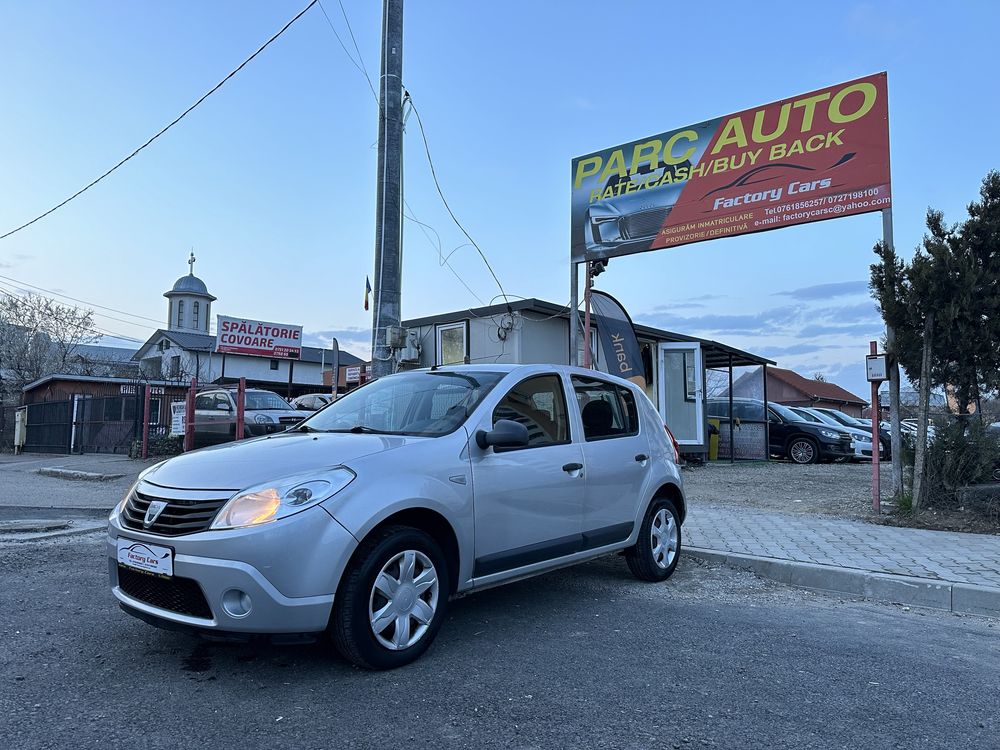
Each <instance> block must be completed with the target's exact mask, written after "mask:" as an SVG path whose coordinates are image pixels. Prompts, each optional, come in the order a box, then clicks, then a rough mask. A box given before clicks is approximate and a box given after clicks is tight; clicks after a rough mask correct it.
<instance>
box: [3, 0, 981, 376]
mask: <svg viewBox="0 0 1000 750" xmlns="http://www.w3.org/2000/svg"><path fill="white" fill-rule="evenodd" d="M324 4H325V7H326V10H327V12H328V13H329V15H330V18H331V19H332V21H333V23H334V25H335V26H336V28H337V30H338V31H339V32H340V33H341V35H342V36H343V37H344V39H345V41H346V42H347V44H348V46H350V40H349V37H348V36H347V33H346V32H347V29H346V26H345V24H344V20H343V16H342V15H341V12H340V6H339V5H338V4H337V1H336V0H324ZM305 5H306V1H305V0H296V1H295V2H290V1H284V0H283V1H281V2H279V1H278V0H274V1H272V2H266V3H265V2H195V1H193V0H188V1H180V2H131V3H121V2H89V3H79V2H57V1H55V0H52V1H44V2H37V3H19V2H12V1H11V0H6V1H5V2H4V3H3V4H2V5H0V7H2V9H3V23H2V24H0V66H2V69H3V70H4V71H5V75H4V76H3V77H2V78H0V92H2V100H3V102H4V105H5V106H4V116H3V117H2V118H0V233H3V232H5V231H7V230H8V229H10V228H12V227H14V226H17V225H19V224H21V223H23V222H24V221H26V220H27V219H29V218H31V217H33V216H34V215H36V214H38V213H40V212H41V211H43V210H45V209H47V208H49V207H50V206H51V205H53V204H54V203H56V202H58V201H60V200H62V199H63V198H65V197H66V196H68V195H69V194H71V193H73V192H74V191H76V190H77V189H78V188H79V187H81V186H82V185H84V184H86V183H87V182H89V181H90V180H91V179H93V178H94V177H96V176H97V175H98V174H100V173H101V172H103V171H104V170H105V169H107V168H108V167H109V166H111V165H112V164H114V163H115V162H116V161H118V160H119V159H120V158H121V157H122V156H124V155H125V154H127V153H128V152H130V151H131V150H132V149H133V148H135V147H136V146H138V145H139V144H140V143H142V142H143V141H145V140H146V139H147V138H148V137H149V136H150V135H152V134H153V133H154V132H156V131H157V130H158V129H159V128H160V127H162V126H163V125H164V124H166V123H167V122H169V121H170V120H171V119H173V118H174V117H175V116H176V115H177V114H179V113H180V112H181V111H183V110H184V109H185V108H186V107H187V106H188V105H189V104H191V103H192V102H193V101H194V100H195V99H196V98H197V97H198V96H200V95H201V94H202V93H204V92H205V91H207V90H208V89H209V88H210V87H211V86H213V85H214V84H215V83H216V82H218V80H220V79H221V78H222V77H223V76H224V75H225V74H226V73H228V72H229V71H230V70H231V69H232V68H234V67H235V66H236V65H237V64H238V63H239V62H241V61H242V60H243V59H244V58H245V57H246V56H247V55H248V54H249V53H250V52H251V51H253V50H254V49H256V48H257V46H259V45H260V44H261V43H262V42H263V41H264V40H266V39H267V38H268V37H269V36H270V35H271V34H273V33H274V32H275V31H277V30H278V29H279V28H280V27H281V26H282V25H283V24H284V23H285V22H286V21H287V20H288V19H289V18H291V17H292V16H293V15H294V14H295V13H297V12H298V11H299V10H300V9H301V8H302V7H303V6H305ZM344 5H345V7H346V9H347V13H348V15H349V17H350V20H351V24H352V26H353V29H354V33H355V35H356V37H357V40H358V43H359V45H360V47H361V52H362V54H363V56H364V60H365V63H366V65H367V66H368V68H369V71H370V72H371V74H372V76H373V77H374V76H376V75H377V61H378V52H379V33H380V30H379V24H380V21H381V11H380V7H381V3H379V2H376V0H344ZM699 9H700V10H701V11H704V12H706V13H707V12H709V10H711V16H712V17H711V18H708V19H700V18H699V17H698V15H697V13H698V11H699ZM998 28H1000V5H998V4H996V3H994V2H986V1H985V0H984V1H980V2H962V3H949V4H942V3H931V2H895V1H892V0H889V1H887V2H879V3H852V2H843V3H840V4H836V5H833V4H828V3H823V4H820V3H808V4H807V3H801V2H774V3H760V4H757V5H756V6H755V7H754V8H753V10H752V11H750V10H748V6H747V5H746V4H745V3H726V2H721V3H714V4H712V5H711V6H709V5H703V6H675V5H674V4H668V3H662V2H638V1H635V2H629V1H627V0H624V1H623V2H619V3H613V4H609V3H606V2H588V1H585V0H579V1H578V2H569V1H567V2H555V1H553V2H542V3H540V2H537V0H535V2H521V1H518V0H510V1H509V2H507V3H504V4H502V5H496V4H485V3H477V2H459V1H458V0H454V1H446V0H439V1H438V2H426V1H425V2H420V1H418V0H409V3H408V4H407V7H406V15H405V31H404V43H403V44H404V68H403V72H404V81H405V83H406V86H407V88H408V90H409V91H410V92H411V94H412V96H413V98H414V101H415V103H416V105H417V107H418V108H419V111H420V113H421V115H422V117H423V120H424V123H425V126H426V128H427V132H428V137H429V139H430V144H431V149H432V155H433V158H434V162H435V166H436V168H437V170H438V175H439V177H440V179H441V182H442V185H443V187H444V190H445V193H446V195H447V196H448V198H449V200H450V202H451V204H452V207H453V208H454V210H455V212H456V213H457V215H458V216H459V217H460V218H461V220H462V222H463V223H464V224H465V225H466V227H467V228H468V229H469V231H470V232H471V233H472V235H473V236H474V237H475V238H476V239H477V241H478V242H479V243H480V245H481V246H482V247H483V249H484V250H485V251H486V253H487V255H488V257H489V258H490V260H491V262H492V263H493V266H494V268H495V270H496V272H497V274H498V276H499V277H500V280H501V281H502V282H503V284H504V286H505V288H506V290H507V292H508V293H511V294H516V295H521V296H534V297H541V298H544V299H548V300H550V301H553V302H557V303H565V302H566V301H568V299H569V290H568V258H569V189H570V159H571V158H572V157H573V156H577V155H580V154H584V153H589V152H592V151H595V150H597V149H601V148H604V147H607V146H611V145H614V144H617V143H622V142H625V141H629V140H632V139H635V138H639V137H642V136H645V135H648V134H652V133H658V132H662V131H664V130H667V129H671V128H676V127H680V126H683V125H686V124H689V123H694V122H699V121H701V120H704V119H707V118H710V117H714V116H719V115H723V114H726V113H729V112H735V111H738V110H741V109H744V108H747V107H752V106H754V105H757V104H762V103H765V102H768V101H772V100H775V99H779V98H782V97H785V96H790V95H794V94H796V93H801V92H805V91H810V90H813V89H817V88H820V87H823V86H827V85H830V84H833V83H836V82H839V81H843V80H848V79H851V78H855V77H858V76H862V75H866V74H869V73H873V72H877V71H881V70H886V71H888V75H889V78H888V80H889V96H890V104H889V107H890V128H891V132H890V139H891V149H892V177H893V197H894V217H895V235H896V244H897V247H898V248H899V249H900V251H901V252H903V253H904V254H909V252H911V251H912V248H913V247H914V246H915V245H916V244H917V243H918V242H919V240H920V237H921V235H922V231H923V216H924V213H925V211H926V209H927V207H928V206H933V207H935V208H938V209H941V210H943V211H944V212H945V214H946V217H947V218H948V219H950V220H952V221H957V220H959V219H961V218H962V215H963V213H964V206H965V205H966V204H967V203H968V202H969V201H970V200H972V199H973V198H974V197H975V196H976V192H977V190H978V186H979V183H980V180H981V179H982V177H983V176H984V175H985V173H986V171H987V170H988V169H990V168H998V167H1000V140H998V139H997V137H996V133H997V122H998V121H1000V97H998V96H997V94H998V87H997V84H996V81H995V75H994V68H995V64H994V56H995V44H996V41H995V38H994V37H995V32H996V29H998ZM376 128H377V117H376V106H375V103H374V99H373V96H372V93H371V91H370V90H369V88H368V84H367V82H366V81H365V80H364V78H363V77H362V75H361V74H360V73H359V72H358V71H357V69H355V68H354V67H353V66H352V64H351V63H350V61H349V60H348V59H347V57H346V55H345V54H344V52H343V50H342V49H341V48H340V46H339V44H338V42H337V40H336V38H335V37H334V35H333V33H332V32H331V30H330V28H329V26H328V24H327V21H326V19H325V18H324V17H323V14H322V13H321V11H320V8H319V7H318V6H317V7H314V8H313V9H312V10H310V11H309V12H308V13H307V14H306V15H305V16H304V17H303V18H302V19H301V20H300V21H299V22H298V23H297V24H295V26H293V27H292V28H291V29H290V30H289V31H288V32H287V33H286V34H285V35H284V36H283V37H282V38H281V39H280V40H279V41H278V42H276V43H275V44H274V45H272V46H271V47H270V48H268V49H267V50H266V51H265V52H264V53H263V54H262V55H261V56H259V57H258V58H257V59H256V60H254V61H253V62H252V63H251V64H250V65H249V66H248V67H247V68H245V69H244V70H243V71H242V72H241V73H240V75H239V76H237V77H236V78H234V79H233V80H231V81H230V82H229V83H228V84H227V85H226V86H225V87H224V88H223V89H222V90H221V91H219V92H218V93H217V94H215V95H214V96H212V97H211V98H210V99H209V100H208V101H207V102H206V103H205V104H203V105H202V106H201V107H200V108H199V109H197V110H196V111H195V112H194V113H192V114H191V115H190V116H188V117H187V118H186V119H185V120H184V121H183V122H182V123H181V124H180V125H178V126H177V127H175V128H174V129H173V130H171V131H170V132H169V133H168V134H167V135H166V136H164V137H163V138H161V139H160V140H159V141H157V142H156V143H155V144H154V145H153V146H152V147H151V148H149V149H147V150H146V151H144V152H143V153H142V154H140V155H139V156H138V157H137V158H135V159H133V160H132V161H131V162H129V163H128V164H127V165H126V166H125V167H123V168H122V169H121V170H119V171H118V172H116V173H115V174H114V175H112V177H110V178H109V179H107V180H106V181H104V182H103V183H101V184H100V185H99V186H97V187H96V188H94V189H92V190H91V191H89V192H88V193H86V194H85V195H84V196H82V197H81V198H79V199H77V200H76V201H74V202H73V203H71V204H69V205H68V206H66V207H65V208H63V209H61V210H60V211H58V212H56V213H55V214H53V215H51V216H50V217H48V218H46V219H44V220H43V221H41V222H39V223H38V224H36V225H34V226H32V227H30V228H29V229H26V230H24V231H23V232H20V233H19V234H17V235H14V236H12V237H10V238H8V239H6V240H3V241H0V274H2V275H4V276H7V277H11V278H16V279H18V280H20V281H22V282H26V283H28V284H34V285H36V286H40V287H45V288H48V289H53V290H56V291H60V292H62V293H64V294H68V295H71V296H74V297H78V298H80V299H84V300H89V301H92V302H96V303H99V304H102V305H106V306H110V307H114V308H117V309H119V310H123V311H126V312H127V313H130V314H131V315H128V316H125V315H121V314H117V313H108V315H113V316H115V317H117V318H120V319H121V320H111V319H108V318H107V317H98V318H97V321H98V325H100V326H101V327H102V328H103V329H104V330H107V331H111V332H113V333H119V334H126V335H128V336H132V337H135V338H138V339H143V340H144V339H145V338H146V337H147V336H148V335H149V334H150V333H151V332H152V330H153V329H154V328H155V324H153V323H151V322H149V321H147V320H143V319H141V318H135V317H132V315H137V316H146V317H148V318H152V319H157V320H159V319H162V318H163V316H164V315H165V310H166V300H165V299H164V298H163V297H162V296H161V295H162V293H163V292H164V291H165V290H166V289H168V288H169V286H170V285H171V284H172V283H173V280H174V279H175V278H176V277H177V276H179V275H181V274H182V273H185V272H186V270H187V266H186V264H185V261H186V258H187V254H188V251H189V249H190V248H191V247H192V246H193V247H194V249H195V252H196V254H197V256H198V265H197V272H198V274H199V275H200V276H201V277H202V278H203V279H205V281H206V282H207V283H208V285H209V288H210V290H211V291H212V292H213V293H214V294H215V295H216V296H218V297H219V302H218V303H217V306H216V311H217V312H220V313H223V314H229V315H239V316H247V317H257V318H262V319H267V320H275V321H281V322H290V323H300V324H302V325H304V326H305V328H306V331H307V333H311V334H313V335H314V339H313V340H314V341H317V342H319V341H322V340H324V337H325V336H329V335H332V334H335V335H339V337H340V338H341V341H342V344H343V345H346V348H349V349H350V350H352V351H354V352H355V353H357V354H362V355H363V354H364V347H365V346H366V342H367V339H368V336H367V333H366V331H367V329H368V328H369V326H370V314H368V313H365V311H364V310H363V308H362V297H363V291H364V281H365V276H366V274H367V275H370V274H371V273H372V266H373V245H374V214H375V207H374V195H375V179H374V176H375V157H376V154H375V149H374V143H375V140H376ZM405 149H406V155H405V174H406V190H407V197H406V200H407V202H408V204H409V205H410V207H411V209H412V211H413V214H414V215H415V216H416V217H417V218H418V219H419V220H420V221H422V222H425V223H427V224H430V225H431V226H433V227H434V229H435V230H436V232H437V233H438V234H439V235H440V242H441V248H442V251H443V253H445V254H448V253H452V251H454V253H453V254H451V255H450V260H449V262H450V264H451V265H452V267H453V268H454V271H455V273H457V274H458V275H459V276H461V278H462V279H463V280H464V281H465V283H466V284H467V285H468V286H469V287H470V288H471V289H472V290H473V291H474V292H475V294H476V296H478V298H479V299H480V300H484V301H487V302H488V301H490V299H491V298H492V297H493V296H494V295H495V294H497V293H498V290H497V289H496V285H495V284H494V282H493V281H492V279H491V277H490V275H489V273H488V271H487V270H486V269H485V267H484V266H483V264H482V262H481V261H480V260H479V258H478V256H477V255H476V253H475V251H474V250H473V249H471V248H469V247H461V248H459V249H457V250H456V249H455V248H458V247H459V246H460V245H461V244H462V243H463V239H464V238H463V237H462V236H461V234H460V232H459V231H458V230H457V228H455V227H454V225H452V224H451V223H450V220H449V219H448V217H447V214H446V213H445V211H444V209H443V207H442V206H441V204H440V202H439V200H438V199H437V196H436V194H435V192H434V189H433V185H432V183H431V182H430V179H429V172H428V167H427V162H426V159H425V157H424V154H423V149H422V144H421V143H420V141H419V132H418V131H417V129H416V126H415V122H414V121H413V119H412V118H411V121H410V123H409V126H408V128H407V134H406V138H405ZM880 235H881V220H880V218H879V215H878V214H870V215H866V216H860V217H851V218H845V219H839V220H834V221H827V222H822V223H817V224H811V225H807V226H800V227H792V228H788V229H782V230H780V231H775V232H767V233H763V234H757V235H752V236H746V237H737V238H730V239H723V240H715V241H713V242H707V243H700V244H695V245H688V246H685V247H681V248H677V249H672V250H662V251H659V252H657V253H647V254H643V255H636V256H631V257H628V258H620V259H615V260H614V261H612V263H611V265H610V267H609V270H608V271H607V273H605V274H604V275H603V276H601V277H600V280H599V281H600V286H601V287H603V288H605V289H607V290H608V291H610V292H612V293H613V294H615V295H616V296H617V297H618V298H619V299H621V300H622V301H623V302H624V303H625V305H626V306H627V307H628V308H629V310H630V311H631V313H632V314H633V317H634V318H635V319H636V320H637V321H641V322H644V323H648V324H651V325H659V326H662V327H666V328H669V329H672V330H676V331H680V332H683V333H689V334H693V335H699V336H704V337H708V338H714V339H717V340H720V341H724V342H726V343H730V344H733V345H736V346H739V347H742V348H746V349H750V350H752V351H755V352H759V353H762V354H765V355H767V356H770V357H771V358H772V359H776V360H777V361H778V363H779V365H781V366H787V367H792V368H794V369H797V370H799V371H800V372H803V373H804V374H807V375H809V374H812V373H813V372H817V371H822V372H824V373H826V374H827V375H828V376H829V377H831V378H833V379H837V380H838V381H839V382H841V384H842V385H844V386H846V387H848V388H849V389H852V390H854V391H856V392H858V393H859V394H861V395H864V393H866V390H865V389H866V385H865V383H864V380H863V376H862V374H861V373H862V365H861V363H862V362H863V357H864V354H865V353H866V352H867V342H868V341H869V340H870V339H872V338H878V337H879V336H880V331H881V326H880V322H879V319H878V316H877V314H876V313H875V312H874V310H873V308H872V305H871V302H870V300H869V299H868V297H867V290H866V280H867V276H868V265H869V263H870V262H871V260H872V259H873V257H874V256H873V255H872V253H871V246H872V244H873V243H874V242H875V241H876V240H878V239H879V237H880ZM431 236H432V237H433V235H431ZM404 253H405V254H404V261H403V267H404V287H403V311H404V316H405V317H417V316H421V315H426V314H432V313H435V312H442V311H446V310H452V309H456V308H460V307H466V306H469V305H478V304H479V301H478V300H477V298H476V296H473V294H472V293H470V292H469V291H468V290H467V289H466V288H465V287H464V286H463V285H462V284H461V283H460V282H459V281H458V279H457V278H456V276H455V275H454V274H453V273H452V272H451V271H449V269H448V268H447V267H445V266H443V265H441V263H440V255H439V251H438V249H437V247H435V244H434V243H433V242H431V241H429V240H428V238H427V237H426V236H425V235H424V234H423V233H422V231H421V230H420V228H419V227H418V226H416V225H414V224H412V223H409V222H408V224H407V227H406V230H405V244H404ZM0 283H3V284H7V285H8V286H16V285H15V284H12V283H11V282H7V281H5V280H4V279H0ZM125 321H129V322H125Z"/></svg>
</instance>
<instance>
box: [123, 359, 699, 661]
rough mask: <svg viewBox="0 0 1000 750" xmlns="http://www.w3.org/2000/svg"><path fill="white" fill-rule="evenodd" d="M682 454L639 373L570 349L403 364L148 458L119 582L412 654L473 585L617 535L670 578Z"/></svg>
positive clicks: (604, 548)
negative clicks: (277, 429) (571, 355)
mask: <svg viewBox="0 0 1000 750" xmlns="http://www.w3.org/2000/svg"><path fill="white" fill-rule="evenodd" d="M677 462H678V456H677V453H676V448H675V444H674V443H673V440H672V438H671V437H670V435H669V433H668V432H667V430H666V429H665V427H664V425H663V422H662V420H661V419H660V417H659V415H658V414H657V412H656V409H655V408H654V407H653V405H652V404H651V403H650V402H649V400H648V399H647V398H646V396H645V394H644V393H643V391H642V390H640V389H639V388H637V387H636V386H635V385H633V384H632V383H629V382H628V381H625V380H621V379H618V378H615V377H612V376H608V375H603V374H600V373H595V372H594V371H593V370H584V369H579V368H570V367H562V366H553V365H519V366H500V365H496V366H494V365H489V366H487V365H483V366H467V365H466V366H461V365H459V366H454V367H441V368H432V369H430V370H416V371H411V372H405V373H400V374H397V375H393V376H390V377H386V378H382V379H380V380H376V381H373V382H371V383H369V384H366V385H365V386H363V387H361V388H358V389H357V390H354V391H352V392H350V393H348V394H346V395H345V396H342V397H341V398H340V399H338V400H337V401H335V402H334V403H333V404H331V405H329V406H327V407H326V408H325V409H323V410H322V411H319V412H316V413H315V414H313V415H312V416H309V417H307V418H306V419H305V421H304V422H302V423H301V424H299V425H298V426H296V427H294V428H292V429H291V430H289V431H287V432H283V433H277V434H273V435H268V436H266V437H261V438H257V439H254V440H248V441H244V442H241V443H235V444H230V445H225V446H219V447H216V448H208V449H205V450H200V451H195V452H193V453H188V454H184V455H181V456H178V457H176V458H172V459H170V460H168V461H165V462H163V463H161V464H157V465H156V466H154V467H152V468H150V469H148V470H146V471H145V472H143V473H142V474H141V475H140V477H139V481H138V482H137V483H136V484H135V486H134V487H132V488H131V489H130V490H129V491H128V493H127V494H126V496H125V497H124V498H123V499H122V501H121V502H120V503H119V504H118V505H117V507H116V508H115V510H114V511H113V513H112V514H111V517H110V519H109V525H108V542H107V553H108V557H109V568H110V578H111V587H112V591H113V592H114V595H115V596H116V597H117V598H118V600H119V602H120V604H121V606H122V608H123V609H124V610H125V611H126V612H128V613H130V614H132V615H135V616H136V617H139V618H141V619H143V620H146V621H147V622H149V623H152V624H154V625H159V626H162V627H166V628H171V629H177V628H187V629H190V630H193V631H196V632H202V633H211V634H213V635H215V636H217V637H218V636H224V635H235V636H237V637H244V638H245V637H248V636H250V635H255V634H269V635H274V634H280V635H283V636H289V635H290V636H291V637H292V638H300V637H302V635H303V634H304V635H306V636H312V637H314V636H318V635H322V634H323V633H328V634H330V635H331V636H332V639H333V642H334V643H335V644H336V646H337V648H338V649H339V650H340V651H341V653H343V654H344V656H345V657H347V658H348V659H350V660H351V661H353V662H354V663H356V664H359V665H362V666H365V667H371V668H389V667H396V666H400V665H402V664H406V663H407V662H410V661H412V660H413V659H416V658H417V657H418V656H420V654H421V653H423V651H424V650H425V649H426V648H427V647H428V646H429V645H430V643H431V641H432V640H433V639H434V637H435V635H436V634H437V631H438V629H439V628H440V627H441V624H442V623H443V622H444V620H445V617H446V614H447V610H448V602H449V599H450V598H451V597H452V596H454V595H456V594H463V593H467V592H471V591H474V590H476V589H479V588H483V587H486V586H491V585H494V584H497V583H502V582H506V581H511V580H514V579H518V578H523V577H525V576H529V575H534V574H537V573H543V572H545V571H548V570H552V569H554V568H558V567H562V566H565V565H567V564H571V563H578V562H581V561H583V560H587V559H589V558H592V557H596V556H598V555H604V554H607V553H610V552H622V553H624V557H625V561H626V563H627V564H628V567H629V568H630V569H631V571H632V572H633V574H635V575H636V576H637V577H638V578H640V579H642V580H646V581H662V580H665V579H666V578H668V577H669V576H670V575H671V574H672V573H673V571H674V569H675V567H676V566H677V560H678V555H679V554H680V549H681V524H682V523H683V522H684V516H685V509H686V503H685V499H684V492H683V484H682V481H681V475H680V471H679V469H678V464H677ZM553 627H558V623H553Z"/></svg>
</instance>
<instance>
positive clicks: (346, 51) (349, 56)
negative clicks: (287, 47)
mask: <svg viewBox="0 0 1000 750" xmlns="http://www.w3.org/2000/svg"><path fill="white" fill-rule="evenodd" d="M317 2H319V9H320V10H321V11H323V17H324V18H325V19H326V22H327V24H328V25H329V26H330V31H332V32H333V35H334V36H335V37H337V41H338V42H340V47H341V49H343V50H344V54H345V55H347V59H348V60H350V61H351V64H352V65H353V66H354V67H355V68H357V69H358V71H359V72H360V73H361V75H363V76H364V77H365V80H367V81H368V88H370V89H371V90H372V96H374V97H375V104H376V105H378V103H379V101H378V93H377V92H376V91H375V84H373V83H372V79H371V76H369V75H368V69H367V68H366V67H365V61H364V58H363V57H361V50H360V49H358V43H357V41H356V40H355V41H354V48H355V49H357V50H358V59H357V60H355V59H354V55H352V54H351V52H350V50H349V49H347V45H346V44H344V40H343V39H342V38H341V37H340V34H339V33H337V28H336V27H335V26H334V25H333V21H331V20H330V16H329V15H327V12H326V8H324V7H323V2H322V0H317ZM340 9H341V11H343V13H344V20H345V21H347V30H348V31H350V32H351V39H352V40H354V32H353V31H352V30H351V22H350V20H349V19H348V18H347V11H344V5H343V3H341V5H340ZM379 109H380V110H381V106H380V107H379Z"/></svg>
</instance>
